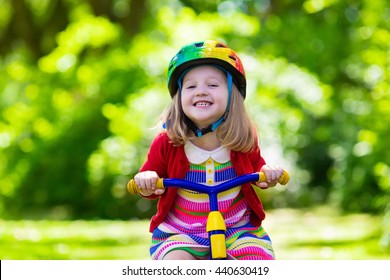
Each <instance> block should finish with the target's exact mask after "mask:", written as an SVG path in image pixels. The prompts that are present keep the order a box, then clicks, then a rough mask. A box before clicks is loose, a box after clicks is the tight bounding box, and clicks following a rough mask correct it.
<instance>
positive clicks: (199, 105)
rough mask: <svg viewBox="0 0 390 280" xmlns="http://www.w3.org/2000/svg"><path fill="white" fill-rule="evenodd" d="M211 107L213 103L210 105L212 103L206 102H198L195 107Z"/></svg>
mask: <svg viewBox="0 0 390 280" xmlns="http://www.w3.org/2000/svg"><path fill="white" fill-rule="evenodd" d="M211 105H212V103H210V102H205V101H200V102H196V103H195V104H194V106H195V107H209V106H211Z"/></svg>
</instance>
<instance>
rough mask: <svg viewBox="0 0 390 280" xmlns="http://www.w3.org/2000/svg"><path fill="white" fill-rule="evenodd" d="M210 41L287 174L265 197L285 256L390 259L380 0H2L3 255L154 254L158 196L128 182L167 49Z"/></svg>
mask: <svg viewBox="0 0 390 280" xmlns="http://www.w3.org/2000/svg"><path fill="white" fill-rule="evenodd" d="M206 39H217V40H220V41H222V42H224V43H226V44H228V45H229V46H230V47H231V48H233V49H234V50H236V51H237V53H238V54H239V56H240V57H241V58H242V60H243V63H244V66H245V70H246V74H247V80H248V93H247V99H246V105H247V108H248V110H249V112H250V113H251V115H252V117H253V119H254V120H255V121H256V124H257V125H258V128H259V135H260V146H261V150H262V154H263V156H264V157H265V159H266V160H267V162H268V163H270V164H275V165H283V166H285V168H286V169H287V170H289V172H290V174H291V177H292V178H291V181H290V183H289V184H288V185H287V186H286V187H282V186H278V187H277V188H275V189H273V190H267V191H259V195H260V196H261V198H262V200H263V202H264V205H265V208H266V210H267V211H268V212H269V213H270V214H269V217H268V218H267V220H266V222H265V223H267V225H268V226H269V229H270V230H269V231H270V235H271V238H272V236H275V238H276V240H274V243H275V245H274V246H275V247H276V248H277V249H278V251H280V254H279V255H280V256H281V258H283V259H300V258H301V259H302V258H306V259H310V258H316V259H318V258H323V259H337V258H343V259H348V258H351V259H361V258H382V259H383V258H389V259H390V178H389V175H390V150H389V144H388V143H389V136H390V133H389V132H390V129H389V123H390V90H389V86H390V79H389V72H390V6H389V3H388V1H386V0H376V1H371V0H363V1H361V0H307V1H292V0H280V1H271V0H254V1H249V0H237V1H222V0H210V1H199V0H181V1H179V0H146V1H135V0H116V1H115V0H112V1H108V0H107V1H105V0H52V1H49V0H12V1H11V0H0V55H1V57H0V217H1V219H0V252H1V253H0V258H2V259H4V258H22V259H24V258H27V259H29V258H31V259H34V258H46V259H47V258H54V259H56V258H95V259H98V258H102V259H104V258H106V259H107V258H108V259H111V258H113V259H115V258H122V259H125V258H128V259H131V258H147V257H148V254H147V248H148V242H149V236H148V225H147V219H148V218H150V217H151V215H153V213H154V212H155V201H152V202H151V201H148V200H143V199H139V198H138V197H131V196H130V195H129V194H128V193H127V190H126V184H127V181H128V180H129V179H130V178H132V177H133V176H134V174H136V173H137V170H138V169H139V167H140V166H141V164H142V163H143V161H144V159H145V156H146V153H147V151H148V147H149V144H150V142H151V140H152V139H153V137H154V136H155V134H156V133H157V131H158V130H159V129H160V128H159V127H157V128H156V127H155V126H156V123H157V120H158V116H159V115H160V113H161V112H162V110H163V109H164V108H165V106H166V105H167V104H168V103H169V102H170V97H169V94H168V91H167V88H166V76H167V75H166V74H167V73H166V70H167V65H168V63H169V61H170V59H171V58H172V56H173V55H174V54H175V53H176V52H177V51H178V50H179V48H180V47H181V46H182V45H184V44H187V43H190V42H196V41H203V40H206ZM70 221H73V222H70ZM356 225H359V226H358V227H357V226H356ZM67 229H68V231H66V230H67ZM93 229H95V230H93ZM104 229H109V230H104ZM363 229H364V230H363ZM316 230H317V231H316ZM70 231H71V232H72V233H71V232H70ZM75 232H76V233H77V232H78V233H80V234H79V235H77V234H76V233H75ZM82 232H84V233H85V232H88V234H87V235H85V234H82ZM97 232H102V236H100V237H101V238H98V236H99V235H98V234H97ZM103 232H104V233H103ZM135 232H137V233H138V234H139V239H138V238H136V235H135ZM308 232H312V233H313V234H312V235H307V234H308ZM60 233H61V234H60ZM93 233H94V234H93ZM58 234H60V236H62V237H61V238H62V239H61V240H62V241H61V240H57V238H56V236H58ZM117 235H120V238H119V237H118V236H117ZM69 236H71V237H69ZM103 236H104V237H103ZM67 238H69V239H67ZM275 238H274V239H275ZM118 240H119V241H118ZM24 241H25V242H27V243H23V242H24ZM72 242H74V243H72ZM50 244H51V245H50ZM88 244H94V245H91V246H97V247H96V250H92V251H83V248H84V249H85V248H86V247H88V246H90V245H88ZM102 244H104V246H105V248H108V249H107V250H108V251H109V252H108V251H107V252H106V251H105V250H103V251H102V248H101V247H99V245H102ZM28 246H30V247H29V248H30V249H31V248H33V247H32V246H36V250H30V253H29V254H26V252H25V251H26V249H25V248H27V247H28ZM50 246H51V247H50ZM72 246H73V247H74V248H73V247H72ZM102 246H103V245H102ZM110 246H111V247H110ZM134 246H135V247H134ZM343 246H344V247H343ZM365 246H366V247H365ZM34 248H35V247H34ZM76 248H77V249H76ZM88 248H89V247H88ZM99 248H100V249H99ZM119 248H120V249H119ZM338 248H339V249H340V248H341V249H340V250H338ZM305 250H306V251H305ZM74 252H79V253H74ZM98 252H100V253H98ZM105 252H106V253H105ZM294 252H295V253H294ZM346 252H350V253H349V254H347V253H346Z"/></svg>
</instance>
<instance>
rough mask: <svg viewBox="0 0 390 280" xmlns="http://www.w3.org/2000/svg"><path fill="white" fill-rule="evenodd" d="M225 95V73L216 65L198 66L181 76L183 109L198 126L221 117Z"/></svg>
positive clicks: (223, 111) (202, 126) (201, 126)
mask: <svg viewBox="0 0 390 280" xmlns="http://www.w3.org/2000/svg"><path fill="white" fill-rule="evenodd" d="M227 95H228V89H227V79H226V74H225V73H224V72H223V71H222V70H220V69H218V68H216V67H213V66H198V67H195V68H194V69H191V70H190V71H189V72H188V73H187V74H186V75H185V76H184V78H183V85H182V92H181V102H182V107H183V111H184V113H185V114H186V115H187V117H188V118H190V119H191V120H192V121H193V122H194V123H195V125H196V126H197V127H198V128H205V127H207V126H209V125H210V124H212V123H214V122H216V121H217V120H219V118H221V117H222V115H223V114H224V113H225V110H226V106H227V99H228V98H227Z"/></svg>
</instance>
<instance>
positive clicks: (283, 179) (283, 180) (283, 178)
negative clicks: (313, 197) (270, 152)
mask: <svg viewBox="0 0 390 280" xmlns="http://www.w3.org/2000/svg"><path fill="white" fill-rule="evenodd" d="M289 180H290V175H289V174H288V172H287V171H286V170H284V171H283V174H282V176H280V178H279V180H278V183H279V184H281V185H285V184H287V183H288V181H289ZM258 182H267V176H266V175H265V173H264V172H259V181H258Z"/></svg>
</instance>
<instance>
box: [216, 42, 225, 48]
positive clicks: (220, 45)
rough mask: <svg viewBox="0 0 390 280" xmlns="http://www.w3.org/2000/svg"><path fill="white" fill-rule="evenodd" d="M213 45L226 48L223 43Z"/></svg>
mask: <svg viewBox="0 0 390 280" xmlns="http://www.w3.org/2000/svg"><path fill="white" fill-rule="evenodd" d="M215 47H216V48H226V46H225V45H222V44H220V43H218V44H216V45H215Z"/></svg>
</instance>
